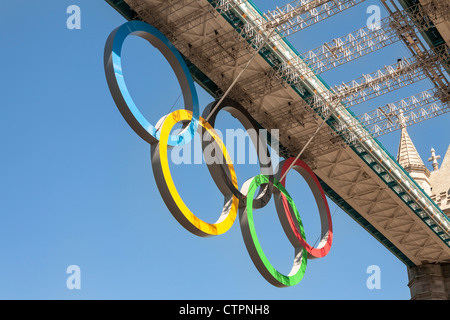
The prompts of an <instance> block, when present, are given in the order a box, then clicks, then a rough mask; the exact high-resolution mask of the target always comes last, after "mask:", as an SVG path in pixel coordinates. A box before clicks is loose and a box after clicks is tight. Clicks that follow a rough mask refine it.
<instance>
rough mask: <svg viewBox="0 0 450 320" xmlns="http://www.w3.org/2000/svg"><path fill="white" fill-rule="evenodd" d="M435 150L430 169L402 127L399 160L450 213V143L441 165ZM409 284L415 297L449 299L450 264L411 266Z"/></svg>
mask: <svg viewBox="0 0 450 320" xmlns="http://www.w3.org/2000/svg"><path fill="white" fill-rule="evenodd" d="M439 159H440V156H436V151H435V150H434V149H431V157H430V158H429V159H428V161H430V162H432V166H433V170H432V171H431V172H430V171H429V170H428V169H427V167H426V166H425V164H424V163H423V161H422V159H421V157H420V155H419V153H418V152H417V150H416V148H415V147H414V144H413V142H412V140H411V138H410V137H409V134H408V132H407V131H406V126H402V131H401V137H400V145H399V148H398V155H397V162H398V163H399V164H400V165H401V166H402V167H403V168H404V169H405V170H406V171H407V172H408V173H409V174H410V176H411V177H412V178H414V179H415V180H416V182H417V183H418V184H419V186H421V188H422V189H423V190H424V191H425V192H426V193H427V194H428V195H429V196H430V198H431V199H432V200H433V201H434V202H436V204H437V205H438V206H439V207H440V208H441V210H442V211H443V212H444V213H445V214H446V215H447V216H450V146H449V148H448V149H447V153H446V154H445V157H444V159H443V161H442V165H441V166H440V167H439V163H438V161H437V160H439ZM408 278H409V282H408V286H409V288H410V291H411V299H413V300H450V263H440V264H437V263H423V264H422V265H418V266H412V267H408Z"/></svg>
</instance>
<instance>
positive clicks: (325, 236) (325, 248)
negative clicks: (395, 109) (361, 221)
mask: <svg viewBox="0 0 450 320" xmlns="http://www.w3.org/2000/svg"><path fill="white" fill-rule="evenodd" d="M294 160H295V158H289V159H287V160H286V161H284V163H283V166H282V168H281V173H280V176H281V177H283V176H284V174H285V172H286V171H287V170H288V168H289V167H290V166H291V164H292V163H293V162H294ZM292 169H294V170H296V171H297V172H298V173H300V174H301V175H302V176H303V178H304V179H305V180H306V182H307V183H308V185H309V187H310V188H311V191H312V192H313V194H314V198H315V199H316V203H317V205H318V207H319V212H320V219H321V225H322V232H321V233H322V240H321V241H320V243H319V245H318V247H317V248H314V247H312V246H311V245H309V244H308V243H307V242H306V240H305V239H304V238H303V237H302V236H301V234H300V232H299V231H298V228H297V226H296V224H295V223H294V219H293V217H292V212H291V210H290V206H289V203H288V201H287V199H286V197H285V196H284V194H282V193H281V199H282V202H283V208H284V211H285V213H286V217H287V220H288V223H289V226H290V229H291V230H292V231H293V234H294V235H295V238H296V239H297V240H298V241H299V243H300V245H301V246H302V247H303V248H305V249H306V251H307V252H308V258H310V259H311V258H312V259H314V258H322V257H324V256H326V255H327V254H328V252H329V251H330V249H331V243H332V241H333V225H332V222H331V214H330V209H329V207H328V202H327V199H326V197H325V192H324V191H323V189H322V186H321V185H320V183H319V180H318V179H317V177H316V175H315V174H314V172H313V171H312V170H311V168H310V167H309V166H308V165H307V164H306V163H305V162H303V161H302V160H297V161H295V164H294V166H293V167H292ZM298 169H300V170H298ZM301 169H303V170H301ZM304 172H307V173H308V175H309V177H310V178H312V180H311V179H308V176H305V174H304ZM312 181H314V182H315V185H314V184H312ZM285 182H286V177H284V178H283V180H281V181H280V183H281V184H282V185H283V187H285ZM319 195H320V197H319ZM325 215H326V220H325ZM324 227H325V228H324ZM326 228H327V229H328V231H326V230H324V229H326ZM325 241H326V242H325Z"/></svg>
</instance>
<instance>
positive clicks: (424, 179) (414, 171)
mask: <svg viewBox="0 0 450 320" xmlns="http://www.w3.org/2000/svg"><path fill="white" fill-rule="evenodd" d="M397 162H398V163H399V164H400V165H401V166H402V167H403V168H404V169H405V170H406V171H407V172H408V173H409V175H410V176H411V178H413V179H414V180H416V182H417V183H418V184H419V186H420V187H421V188H422V189H423V190H424V191H425V192H426V193H427V194H428V195H431V182H430V176H431V174H430V171H429V170H428V169H427V167H426V166H425V164H424V163H423V161H422V159H421V158H420V155H419V153H418V152H417V150H416V147H415V146H414V144H413V142H412V141H411V138H410V137H409V134H408V131H406V127H403V128H402V132H401V136H400V144H399V146H398V154H397Z"/></svg>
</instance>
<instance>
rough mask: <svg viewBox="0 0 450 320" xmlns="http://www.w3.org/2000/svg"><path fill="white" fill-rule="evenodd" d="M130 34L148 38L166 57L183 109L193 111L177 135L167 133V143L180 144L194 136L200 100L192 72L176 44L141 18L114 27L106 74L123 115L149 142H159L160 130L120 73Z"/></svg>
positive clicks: (105, 59) (107, 49) (105, 61)
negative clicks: (132, 94)
mask: <svg viewBox="0 0 450 320" xmlns="http://www.w3.org/2000/svg"><path fill="white" fill-rule="evenodd" d="M129 35H136V36H139V37H141V38H144V39H146V40H147V41H149V42H150V43H151V44H152V45H153V46H155V47H156V48H157V49H158V50H159V51H160V52H161V53H162V54H163V56H164V57H165V58H166V59H167V61H168V62H169V64H170V65H171V66H172V69H173V70H174V72H175V74H176V76H177V78H178V82H179V83H180V86H181V90H182V92H183V98H184V103H185V108H186V109H188V110H191V111H192V120H191V122H190V124H189V127H187V128H186V129H185V130H183V131H182V132H181V133H180V134H178V135H170V137H169V141H168V145H170V146H181V145H184V144H186V143H188V142H189V141H191V139H192V138H193V137H194V135H195V133H196V131H197V128H198V119H199V103H198V96H197V90H196V88H195V85H194V80H193V79H192V76H191V73H190V72H189V69H188V67H187V65H186V62H185V61H184V59H183V57H182V56H181V54H180V53H179V52H178V50H177V49H176V48H175V46H174V45H173V44H172V43H171V42H170V41H169V40H168V39H167V38H166V37H165V36H164V35H163V34H162V33H161V32H160V31H159V30H157V29H156V28H154V27H153V26H151V25H149V24H147V23H145V22H142V21H128V22H126V23H124V24H123V25H122V26H120V27H119V28H117V29H115V30H114V31H113V32H112V33H111V35H110V36H109V38H108V40H107V42H106V45H105V56H104V64H105V73H106V78H107V81H108V86H109V89H110V91H111V94H112V96H113V98H114V101H115V103H116V105H117V107H118V108H119V111H120V112H121V114H122V116H123V117H124V118H125V120H126V121H127V122H128V124H129V125H130V126H131V128H132V129H133V130H134V131H135V132H136V133H137V134H138V135H139V136H140V137H141V138H142V139H144V140H145V141H147V142H148V143H150V144H154V143H157V142H158V141H159V136H160V132H159V131H158V130H157V129H156V127H155V126H154V125H152V124H151V123H150V122H149V121H148V120H147V119H146V118H145V117H144V115H143V114H142V113H141V112H140V111H139V108H138V107H137V106H136V104H135V103H134V101H133V99H132V97H131V95H130V92H129V91H128V88H127V86H126V83H125V79H124V76H123V72H122V57H121V54H122V46H123V43H124V41H125V39H126V38H127V37H128V36H129Z"/></svg>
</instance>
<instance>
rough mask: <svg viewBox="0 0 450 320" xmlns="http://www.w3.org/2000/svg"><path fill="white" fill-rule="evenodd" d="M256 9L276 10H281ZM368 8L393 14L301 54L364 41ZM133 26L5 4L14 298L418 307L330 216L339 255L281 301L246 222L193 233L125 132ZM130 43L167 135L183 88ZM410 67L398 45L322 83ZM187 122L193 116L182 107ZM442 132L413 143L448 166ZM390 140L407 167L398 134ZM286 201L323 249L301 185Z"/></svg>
mask: <svg viewBox="0 0 450 320" xmlns="http://www.w3.org/2000/svg"><path fill="white" fill-rule="evenodd" d="M255 3H256V4H257V5H258V6H260V8H261V9H262V10H263V11H266V10H268V9H270V8H273V7H275V5H281V4H283V2H280V1H262V0H261V1H258V0H256V1H255ZM72 4H74V5H78V6H79V7H80V8H81V19H82V20H81V27H82V28H81V30H69V29H67V28H66V19H67V18H68V16H69V15H68V14H67V13H66V9H67V7H68V6H69V5H72ZM370 4H378V5H380V3H379V2H378V1H367V2H366V3H363V4H361V5H359V6H357V7H356V8H353V9H351V10H349V11H348V12H346V13H344V14H342V15H340V16H337V17H334V18H332V19H329V21H326V22H324V23H323V24H320V25H318V26H315V27H311V28H310V29H307V30H305V31H303V32H300V33H298V34H296V35H295V36H293V37H292V39H290V41H291V42H292V43H293V45H294V46H295V47H296V48H297V49H298V51H299V52H305V51H307V50H309V49H312V48H315V47H317V46H318V45H320V44H322V43H323V42H325V41H329V40H331V39H332V38H334V37H337V36H340V35H344V34H345V33H348V32H350V31H353V30H356V29H358V28H359V27H361V26H363V25H365V23H366V19H367V18H368V16H369V15H368V14H366V9H367V7H368V6H369V5H370ZM124 22H125V20H124V18H123V17H122V16H120V15H119V14H118V13H117V12H116V11H115V10H113V9H112V8H111V7H110V6H109V5H108V4H107V3H106V2H104V1H87V0H71V1H65V0H60V1H50V0H42V1H30V0H28V1H4V2H3V3H2V10H1V11H0V25H1V30H2V31H1V37H0V39H1V41H2V49H1V51H0V57H1V60H2V82H1V86H0V88H1V89H0V90H1V96H2V99H1V107H0V136H1V157H0V167H1V168H2V170H1V179H0V194H1V198H0V200H1V201H0V298H1V299H409V298H410V294H409V289H408V287H407V282H408V279H407V274H406V267H405V266H404V265H403V264H402V262H400V261H399V260H398V259H397V258H396V257H395V256H394V255H392V254H391V253H390V252H389V251H388V250H387V249H385V248H384V247H383V246H382V245H381V244H380V243H379V242H378V241H376V240H375V239H374V238H373V237H372V236H371V235H369V234H368V233H367V232H366V231H365V230H363V229H362V228H361V227H360V226H359V225H358V224H357V223H356V222H354V221H353V220H352V219H351V218H350V217H349V216H348V215H347V214H346V213H345V212H342V211H341V210H340V209H336V205H335V204H334V203H332V202H331V201H330V208H331V212H332V213H333V224H334V243H333V247H332V249H331V252H330V254H329V255H328V256H327V257H325V258H323V259H319V260H310V261H309V262H308V267H307V270H306V275H305V277H304V279H303V280H302V282H301V283H300V284H299V285H297V286H295V287H291V288H285V289H278V288H275V287H273V286H271V285H270V284H269V283H267V282H266V281H265V280H264V279H263V278H262V277H261V276H260V274H259V273H258V272H257V270H256V268H255V267H254V265H253V263H252V261H251V260H250V258H249V256H248V253H247V251H246V248H245V244H244V242H243V239H242V235H241V232H240V229H239V228H240V227H239V221H238V220H237V221H236V222H235V224H234V225H233V227H232V228H231V230H230V231H229V232H227V233H226V234H224V235H221V236H217V237H213V238H206V239H205V238H199V237H196V236H194V235H192V234H190V233H189V232H187V231H185V230H184V229H183V228H182V227H181V226H180V225H179V224H178V223H177V222H176V221H175V219H174V218H173V217H172V216H171V214H170V212H169V211H168V209H167V208H166V206H165V204H164V202H163V200H162V199H161V197H160V195H159V192H158V189H157V187H156V184H155V181H154V178H153V173H152V168H151V163H150V146H149V145H148V144H147V143H146V142H144V141H143V140H141V139H140V138H139V137H138V136H137V135H136V134H135V133H134V132H133V131H132V130H131V128H130V127H129V126H128V125H127V124H126V122H125V121H124V119H123V118H122V116H121V115H120V113H119V112H118V110H117V108H116V106H115V104H114V102H113V100H112V98H111V95H110V92H109V90H108V87H107V84H106V80H105V76H104V70H103V49H104V44H105V41H106V38H107V37H108V35H109V34H110V32H111V31H112V30H113V29H114V28H116V27H118V26H119V25H121V24H122V23H124ZM337 26H338V27H337ZM125 44H126V47H125V49H124V72H125V76H126V77H127V84H128V85H129V87H130V91H131V93H132V95H133V97H134V98H135V100H136V102H137V103H138V105H139V106H141V107H142V109H143V110H144V112H145V114H146V115H147V116H148V117H149V118H150V119H152V120H153V121H155V120H156V119H159V117H161V116H162V115H164V114H165V113H167V112H168V110H169V109H170V108H171V107H172V105H173V104H174V102H175V101H176V99H177V97H178V95H179V93H180V89H179V86H178V84H177V82H176V80H175V77H174V75H173V73H172V71H171V69H170V67H169V65H168V64H167V63H166V62H165V60H164V59H163V58H162V56H161V55H160V54H159V53H158V52H157V51H156V50H155V49H153V48H152V47H150V46H149V45H147V44H146V43H145V42H143V41H141V39H128V40H127V41H126V42H125ZM399 55H400V56H403V55H407V53H406V50H405V49H404V48H403V47H402V46H401V45H394V46H393V47H392V48H388V49H385V50H383V51H381V52H380V53H377V54H374V55H373V56H369V57H365V58H362V59H360V60H358V62H355V63H352V64H350V65H348V66H345V67H342V68H340V69H338V70H334V71H330V72H328V73H326V74H324V76H323V77H324V79H325V80H326V81H327V82H328V83H329V84H330V85H334V84H338V83H340V82H341V81H348V80H351V79H353V78H356V77H359V76H360V75H361V73H362V72H366V73H368V72H370V71H374V70H375V69H376V68H378V66H379V67H382V66H383V65H384V64H391V63H394V62H396V60H397V58H398V56H399ZM430 87H431V85H430V83H428V82H427V81H423V82H421V83H419V84H418V85H414V86H411V87H409V88H406V89H403V90H400V91H397V92H395V93H394V94H390V95H389V96H386V97H383V98H379V99H376V100H373V101H372V102H371V103H370V104H368V105H367V106H366V105H365V106H361V109H358V110H356V109H355V113H357V114H360V113H362V112H363V110H364V109H363V108H365V107H367V110H370V109H372V108H374V107H377V106H378V105H381V104H383V103H385V102H389V101H396V100H398V99H399V98H403V97H407V96H409V95H411V94H413V93H416V92H419V91H422V90H425V89H428V88H430ZM199 96H200V106H201V110H203V108H204V106H206V105H207V104H208V103H209V102H211V101H212V97H210V96H209V95H208V94H207V93H205V92H204V91H202V90H201V89H200V88H199ZM176 107H177V108H181V107H182V105H181V101H178V103H177V105H176ZM359 111H361V112H359ZM222 117H223V118H221V120H220V122H219V126H220V125H221V126H222V128H225V127H226V126H230V125H235V126H237V127H238V126H239V124H238V123H237V122H236V120H233V119H231V118H227V116H226V115H223V116H222ZM233 121H235V122H233ZM444 121H448V117H441V118H438V119H434V120H431V121H428V122H426V123H423V124H419V125H416V126H414V127H411V128H410V129H409V133H410V135H411V137H412V139H413V140H414V142H415V144H416V147H417V149H418V150H419V152H420V153H421V155H422V157H423V159H425V160H426V158H427V157H428V156H429V150H430V149H431V147H434V148H435V149H436V151H437V153H438V154H441V155H444V153H445V151H446V149H447V147H448V144H449V142H450V139H449V132H448V127H445V126H444ZM444 128H445V129H444ZM444 130H445V132H444ZM380 140H381V141H382V143H383V144H384V145H385V146H386V147H387V149H388V150H390V152H391V153H392V154H393V155H396V154H397V146H398V140H399V133H398V132H397V133H392V134H390V135H388V136H384V137H382V138H381V139H380ZM173 170H174V171H173V175H174V176H175V181H176V183H177V186H178V188H179V190H180V193H181V195H182V196H183V198H184V199H185V200H186V202H187V204H188V205H189V206H190V207H191V208H192V210H193V211H194V212H196V213H198V215H199V216H200V217H203V218H204V219H210V221H214V220H215V217H217V215H218V214H219V212H220V210H221V206H222V204H223V197H222V196H221V194H220V192H219V191H218V190H217V189H216V187H215V186H214V184H213V182H212V179H211V178H210V176H209V173H208V170H207V168H206V166H205V165H194V166H184V167H183V166H173ZM237 173H238V177H239V182H240V184H242V182H243V181H245V180H246V179H247V178H250V177H251V176H253V175H255V174H257V173H258V170H257V168H256V167H254V166H253V167H252V166H249V167H246V166H241V167H239V166H238V168H237ZM288 190H289V192H290V193H291V194H292V195H293V198H294V201H295V202H296V204H297V206H298V207H299V209H300V214H301V215H302V218H303V219H304V221H305V227H306V230H307V232H308V230H311V232H310V233H311V237H310V239H314V236H315V234H314V230H316V233H317V232H318V231H317V228H315V227H317V225H318V221H317V220H318V217H317V213H316V212H315V207H314V206H313V205H312V204H311V202H312V195H311V194H308V190H306V191H305V188H304V183H302V182H301V179H300V176H298V175H294V174H292V176H290V177H289V178H288ZM310 204H311V205H310ZM255 214H256V219H257V221H256V223H257V228H258V232H260V233H258V235H259V236H260V238H261V242H262V244H263V246H264V249H265V250H266V253H267V255H268V256H269V257H270V258H271V261H273V263H274V264H275V266H279V268H280V270H281V271H287V270H288V269H289V268H290V264H291V260H292V257H293V249H292V247H291V246H290V244H289V242H288V241H287V240H286V239H285V237H284V234H283V231H282V229H281V227H280V225H279V222H278V220H277V217H276V213H275V209H274V205H273V204H271V206H268V207H267V208H265V209H264V210H260V211H257V212H255ZM307 235H308V233H307ZM316 236H317V234H316ZM69 265H78V266H79V267H80V268H81V289H80V290H69V289H68V288H67V287H66V279H67V277H68V276H69V275H68V274H67V273H66V268H67V267H68V266H69ZM370 265H377V266H379V267H380V270H381V289H379V290H369V289H368V288H367V286H366V280H367V278H368V277H369V274H367V273H366V270H367V267H368V266H370Z"/></svg>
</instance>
